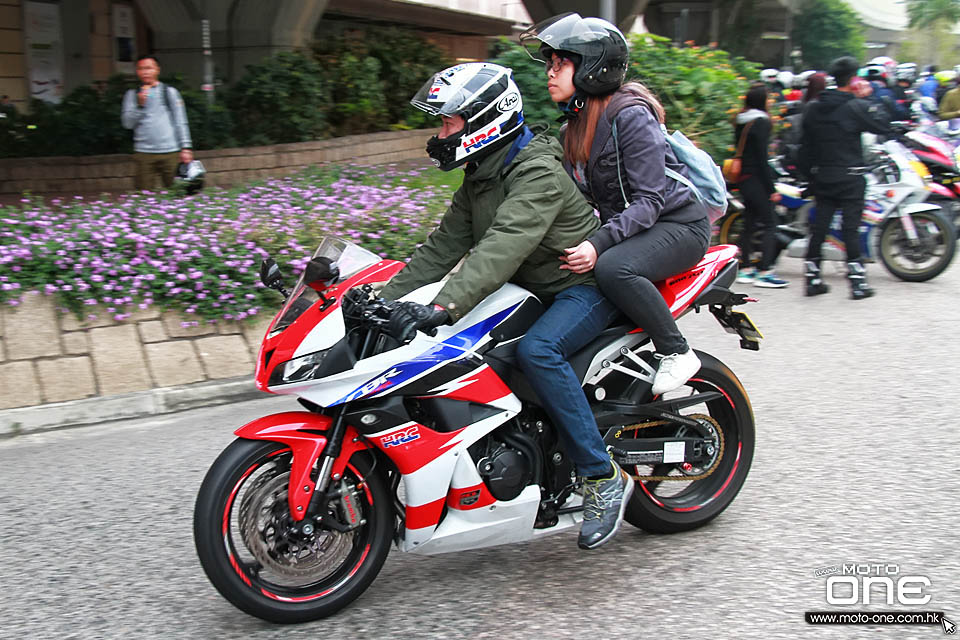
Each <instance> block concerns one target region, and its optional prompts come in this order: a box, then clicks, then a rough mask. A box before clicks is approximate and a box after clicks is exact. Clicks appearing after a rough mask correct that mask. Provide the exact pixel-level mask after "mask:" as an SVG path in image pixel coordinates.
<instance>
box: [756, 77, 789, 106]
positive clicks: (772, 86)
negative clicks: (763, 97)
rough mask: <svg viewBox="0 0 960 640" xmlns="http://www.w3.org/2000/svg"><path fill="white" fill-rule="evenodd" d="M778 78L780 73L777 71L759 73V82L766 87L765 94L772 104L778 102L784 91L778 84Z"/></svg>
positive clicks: (781, 85)
mask: <svg viewBox="0 0 960 640" xmlns="http://www.w3.org/2000/svg"><path fill="white" fill-rule="evenodd" d="M779 76H780V71H778V70H777V69H764V70H763V71H761V72H760V81H761V82H763V83H764V84H765V85H767V94H768V95H769V96H770V98H771V99H772V100H773V101H774V102H780V100H781V98H782V97H783V90H784V89H785V87H784V86H783V84H781V83H780V80H779Z"/></svg>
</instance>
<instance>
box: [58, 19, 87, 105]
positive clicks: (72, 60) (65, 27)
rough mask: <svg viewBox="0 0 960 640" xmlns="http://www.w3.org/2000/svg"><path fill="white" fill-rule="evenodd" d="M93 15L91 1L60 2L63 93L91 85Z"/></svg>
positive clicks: (66, 93)
mask: <svg viewBox="0 0 960 640" xmlns="http://www.w3.org/2000/svg"><path fill="white" fill-rule="evenodd" d="M93 20H94V16H93V15H92V13H91V11H90V1H89V0H63V2H61V3H60V32H61V34H62V36H61V37H62V38H63V95H64V96H66V95H68V94H69V93H70V92H71V91H73V90H74V89H76V88H77V87H80V86H84V85H88V84H90V81H91V80H92V79H93V77H92V76H91V73H90V68H91V67H90V30H91V27H92V21H93Z"/></svg>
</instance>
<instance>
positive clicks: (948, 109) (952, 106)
mask: <svg viewBox="0 0 960 640" xmlns="http://www.w3.org/2000/svg"><path fill="white" fill-rule="evenodd" d="M937 117H939V118H940V120H953V119H954V118H960V77H958V78H957V80H955V81H954V86H953V88H952V89H950V90H949V91H947V92H946V93H945V94H944V96H943V99H942V100H941V101H940V108H939V110H938V111H937ZM953 128H954V127H952V126H951V129H953Z"/></svg>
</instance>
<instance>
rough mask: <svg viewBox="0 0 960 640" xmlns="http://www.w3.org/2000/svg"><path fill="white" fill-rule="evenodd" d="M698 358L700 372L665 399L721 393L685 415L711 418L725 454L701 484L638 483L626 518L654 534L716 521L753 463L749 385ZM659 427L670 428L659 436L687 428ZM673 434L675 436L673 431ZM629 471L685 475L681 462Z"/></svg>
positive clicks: (707, 359) (701, 355) (706, 356)
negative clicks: (713, 392)
mask: <svg viewBox="0 0 960 640" xmlns="http://www.w3.org/2000/svg"><path fill="white" fill-rule="evenodd" d="M697 356H698V357H699V358H700V362H701V363H702V365H703V366H702V367H701V368H700V371H699V372H698V373H697V374H696V375H694V376H693V377H692V378H691V379H690V380H689V381H688V382H687V384H686V385H684V386H682V387H680V388H679V389H676V390H674V391H672V392H669V393H667V394H664V399H666V400H669V399H670V398H678V397H682V396H686V395H693V394H696V393H702V392H706V391H719V392H720V394H721V396H722V397H720V398H718V399H716V400H711V401H708V402H706V403H703V404H699V405H694V406H691V407H686V408H684V409H683V410H682V413H683V414H684V415H690V414H706V415H709V416H710V418H711V419H712V420H713V421H715V422H716V425H717V426H718V427H719V429H720V430H721V432H722V435H723V447H722V451H721V453H720V454H719V455H720V457H719V459H718V460H717V461H716V462H715V463H714V465H713V468H714V470H713V472H712V473H711V474H710V475H708V476H707V477H705V478H702V479H700V480H694V481H683V480H677V481H672V480H666V481H655V480H650V481H640V480H636V481H635V483H636V485H635V487H634V492H633V496H632V497H631V499H630V503H629V504H628V505H627V509H626V512H625V514H624V519H625V520H626V521H627V522H629V523H630V524H632V525H634V526H635V527H639V528H641V529H643V530H645V531H649V532H651V533H677V532H680V531H689V530H691V529H696V528H697V527H702V526H703V525H705V524H707V523H708V522H710V521H711V520H713V519H714V518H716V517H717V516H718V515H720V513H722V512H723V511H724V509H726V508H727V507H728V506H730V503H731V502H733V499H734V498H735V497H736V495H737V493H738V492H739V491H740V488H741V487H742V486H743V483H744V481H745V480H746V478H747V474H748V473H749V472H750V465H751V463H752V461H753V450H754V441H755V431H754V420H753V409H752V408H751V406H750V400H749V398H748V397H747V393H746V391H745V390H744V388H743V385H741V384H740V381H739V380H738V379H737V377H736V376H735V375H734V373H733V372H732V371H731V370H730V369H729V368H727V366H726V365H724V364H723V363H722V362H720V361H719V360H717V359H716V358H714V357H713V356H711V355H710V354H707V353H703V352H701V351H697ZM656 428H657V429H662V430H664V431H661V435H660V436H659V437H669V436H671V435H672V436H676V437H680V436H682V435H683V434H682V433H680V430H682V429H683V427H672V428H671V427H656ZM669 430H672V431H673V432H670V433H668V431H669ZM628 433H629V432H628ZM651 435H652V434H651ZM625 469H626V471H627V472H628V473H630V474H631V475H647V476H674V477H678V478H682V476H683V475H684V474H683V472H682V471H681V470H680V468H679V465H676V464H660V465H656V466H653V467H650V466H637V467H630V468H625Z"/></svg>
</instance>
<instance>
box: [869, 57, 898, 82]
mask: <svg viewBox="0 0 960 640" xmlns="http://www.w3.org/2000/svg"><path fill="white" fill-rule="evenodd" d="M867 64H878V65H880V66H881V67H883V69H884V71H885V72H886V74H887V77H888V78H889V77H891V76H893V74H894V73H895V72H896V70H897V61H896V60H894V59H893V58H891V57H890V56H877V57H876V58H874V59H873V60H871V61H870V62H868V63H867Z"/></svg>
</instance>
